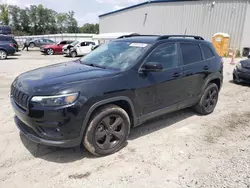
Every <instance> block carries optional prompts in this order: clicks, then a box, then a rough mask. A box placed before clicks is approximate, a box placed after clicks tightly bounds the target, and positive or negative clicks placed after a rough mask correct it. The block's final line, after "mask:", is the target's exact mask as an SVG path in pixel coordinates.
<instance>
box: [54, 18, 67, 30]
mask: <svg viewBox="0 0 250 188" xmlns="http://www.w3.org/2000/svg"><path fill="white" fill-rule="evenodd" d="M56 23H57V29H58V32H61V33H64V32H67V30H66V25H67V14H66V13H59V14H57V15H56Z"/></svg>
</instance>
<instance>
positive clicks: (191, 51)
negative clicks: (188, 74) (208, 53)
mask: <svg viewBox="0 0 250 188" xmlns="http://www.w3.org/2000/svg"><path fill="white" fill-rule="evenodd" d="M180 47H181V52H182V58H183V64H184V65H188V64H192V63H197V62H201V61H202V55H201V49H200V47H199V45H198V44H191V43H181V44H180Z"/></svg>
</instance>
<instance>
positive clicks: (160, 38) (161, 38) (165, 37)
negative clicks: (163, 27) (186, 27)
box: [157, 35, 204, 40]
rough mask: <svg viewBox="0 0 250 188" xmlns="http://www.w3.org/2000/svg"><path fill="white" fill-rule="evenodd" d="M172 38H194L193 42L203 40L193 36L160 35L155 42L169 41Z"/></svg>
mask: <svg viewBox="0 0 250 188" xmlns="http://www.w3.org/2000/svg"><path fill="white" fill-rule="evenodd" d="M174 37H182V38H186V37H188V38H194V39H195V40H204V38H202V37H200V36H195V35H162V36H160V37H159V38H158V39H157V40H163V39H169V38H174Z"/></svg>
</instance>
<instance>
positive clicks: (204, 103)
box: [194, 83, 219, 115]
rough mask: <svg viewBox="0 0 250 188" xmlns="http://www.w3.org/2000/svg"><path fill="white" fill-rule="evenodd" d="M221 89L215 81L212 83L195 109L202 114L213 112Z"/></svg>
mask: <svg viewBox="0 0 250 188" xmlns="http://www.w3.org/2000/svg"><path fill="white" fill-rule="evenodd" d="M218 98H219V89H218V86H217V85H216V84H214V83H210V84H209V85H208V86H207V88H206V89H205V91H204V93H203V95H202V97H201V99H200V101H199V103H198V104H197V105H196V106H195V107H194V109H195V111H196V112H198V113H199V114H201V115H208V114H211V113H212V112H213V111H214V109H215V107H216V105H217V102H218Z"/></svg>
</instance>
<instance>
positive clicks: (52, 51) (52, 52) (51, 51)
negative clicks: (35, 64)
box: [46, 48, 55, 55]
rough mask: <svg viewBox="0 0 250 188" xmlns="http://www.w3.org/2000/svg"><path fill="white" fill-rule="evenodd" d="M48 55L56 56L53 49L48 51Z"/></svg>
mask: <svg viewBox="0 0 250 188" xmlns="http://www.w3.org/2000/svg"><path fill="white" fill-rule="evenodd" d="M46 53H47V55H54V53H55V52H54V50H53V49H52V48H49V49H47V51H46Z"/></svg>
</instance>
